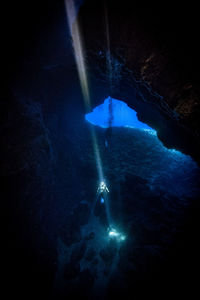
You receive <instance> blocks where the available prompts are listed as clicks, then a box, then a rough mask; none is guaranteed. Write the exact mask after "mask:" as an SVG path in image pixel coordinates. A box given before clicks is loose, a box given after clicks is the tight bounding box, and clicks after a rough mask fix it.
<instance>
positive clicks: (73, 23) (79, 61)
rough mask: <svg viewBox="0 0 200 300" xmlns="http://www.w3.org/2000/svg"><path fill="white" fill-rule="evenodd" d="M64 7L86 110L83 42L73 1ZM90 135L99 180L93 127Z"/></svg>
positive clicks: (99, 160)
mask: <svg viewBox="0 0 200 300" xmlns="http://www.w3.org/2000/svg"><path fill="white" fill-rule="evenodd" d="M65 8H66V13H67V19H68V24H69V29H70V34H71V38H72V45H73V49H74V56H75V61H76V66H77V70H78V75H79V80H80V85H81V89H82V93H83V98H84V102H85V106H86V110H89V111H90V110H91V109H90V94H89V87H88V79H87V72H86V64H85V59H84V50H83V42H82V39H81V34H80V28H79V24H78V21H77V16H76V9H75V5H74V1H73V0H65ZM91 136H92V144H93V150H94V155H95V160H96V165H97V171H98V175H99V180H100V181H102V180H103V171H102V163H101V157H100V152H99V147H98V143H97V138H96V134H95V131H94V128H91Z"/></svg>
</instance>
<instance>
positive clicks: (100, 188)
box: [97, 181, 109, 204]
mask: <svg viewBox="0 0 200 300" xmlns="http://www.w3.org/2000/svg"><path fill="white" fill-rule="evenodd" d="M107 193H109V189H108V188H107V186H106V184H105V182H104V181H101V182H100V184H99V186H98V189H97V195H98V196H99V195H100V201H101V203H102V204H103V203H104V202H105V195H106V194H107Z"/></svg>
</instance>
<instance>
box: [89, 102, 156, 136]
mask: <svg viewBox="0 0 200 300" xmlns="http://www.w3.org/2000/svg"><path fill="white" fill-rule="evenodd" d="M110 103H111V105H112V107H111V110H112V119H110V107H109V105H110ZM85 119H86V120H87V121H88V122H90V123H91V124H93V125H98V126H100V127H102V128H108V127H109V126H110V125H111V126H112V127H132V128H140V129H146V130H153V129H152V128H151V127H149V126H148V125H147V124H145V123H143V122H140V121H139V120H138V117H137V112H136V111H135V110H134V109H132V108H130V107H129V106H128V105H127V104H126V103H125V102H123V101H121V100H117V99H114V98H111V97H108V98H106V99H105V101H104V103H103V104H101V105H99V106H97V107H95V108H94V109H93V111H92V112H91V113H88V114H86V116H85Z"/></svg>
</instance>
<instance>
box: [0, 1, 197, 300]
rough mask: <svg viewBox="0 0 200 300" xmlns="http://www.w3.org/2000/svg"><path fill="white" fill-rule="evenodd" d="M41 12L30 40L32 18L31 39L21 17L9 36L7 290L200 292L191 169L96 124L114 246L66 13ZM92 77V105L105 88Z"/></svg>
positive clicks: (184, 159)
mask: <svg viewBox="0 0 200 300" xmlns="http://www.w3.org/2000/svg"><path fill="white" fill-rule="evenodd" d="M36 8H37V7H35V12H36ZM62 8H63V7H62ZM49 11H50V12H51V13H50V14H47V13H46V7H44V12H45V14H44V15H45V16H46V17H45V18H43V19H42V20H40V22H39V24H38V27H37V30H36V31H35V34H33V32H34V24H35V23H34V22H33V25H32V27H31V28H32V31H33V32H32V35H31V32H30V23H31V21H29V22H28V24H29V27H28V32H26V30H24V32H22V29H23V28H25V26H24V24H23V22H22V23H21V24H22V26H21V27H20V26H19V29H20V30H19V31H17V30H16V32H18V33H19V32H20V33H21V35H20V37H18V36H17V35H16V36H17V38H16V39H19V41H18V43H16V46H17V45H18V44H20V46H18V47H17V50H18V51H16V54H15V55H16V56H17V58H13V59H16V61H15V64H11V65H12V68H11V69H12V70H13V68H15V72H14V71H13V74H12V75H13V76H12V77H13V80H12V84H11V89H10V90H11V92H10V96H9V97H8V99H7V98H6V101H4V102H2V103H3V104H2V112H3V116H4V115H5V120H4V121H5V122H4V123H3V125H2V124H1V138H2V143H1V145H2V147H1V156H0V157H1V162H2V165H1V175H2V176H1V183H2V189H1V192H2V198H1V199H3V200H2V205H3V207H2V212H3V214H4V217H5V221H4V224H5V225H6V239H5V241H6V242H5V243H3V248H5V250H6V251H5V252H6V253H5V257H6V271H5V273H4V275H5V276H4V277H5V278H6V282H7V285H6V292H7V294H9V293H10V292H12V291H13V290H14V291H15V294H16V295H21V297H22V298H24V299H27V298H30V297H31V296H35V297H40V296H42V297H43V298H44V299H51V298H54V299H59V298H64V299H65V298H68V299H72V298H74V297H75V296H79V297H81V298H84V299H88V298H92V299H98V298H99V299H113V298H117V297H118V296H120V297H126V299H129V298H130V299H133V298H134V297H136V298H137V299H141V297H142V296H143V295H148V296H149V295H151V296H155V297H156V296H158V298H164V297H165V295H166V294H168V295H170V296H171V295H172V294H173V295H174V294H178V295H180V293H181V295H184V294H185V292H187V291H189V292H190V294H191V293H192V291H197V283H198V281H197V278H196V275H195V269H198V266H199V248H198V243H197V241H198V235H199V224H198V220H199V202H198V199H199V168H198V166H197V164H196V163H195V162H194V160H193V159H192V158H191V157H190V156H188V155H185V154H183V153H181V152H178V151H176V150H175V149H174V150H169V149H167V148H165V147H164V146H163V144H162V143H161V142H160V140H159V139H158V138H157V136H156V135H155V133H153V134H151V132H148V131H144V130H141V129H133V128H115V127H113V128H112V130H111V131H110V132H109V134H108V131H107V130H106V129H103V128H100V127H95V131H96V134H97V142H98V146H99V151H100V155H101V160H102V168H103V172H104V176H105V179H106V183H107V185H108V187H109V190H110V193H109V196H108V203H109V208H110V214H111V218H112V222H113V225H114V226H115V228H117V230H118V231H119V232H122V233H123V234H124V235H125V236H126V239H125V240H124V241H121V242H120V243H119V242H118V241H116V240H115V239H110V237H109V233H108V220H107V216H106V212H105V206H104V204H103V205H102V204H101V203H100V201H98V199H97V197H96V192H97V188H98V184H99V178H98V172H97V166H96V159H95V156H94V152H93V146H92V140H91V135H90V126H91V125H90V124H89V123H88V122H87V121H86V120H85V108H84V104H83V99H82V95H81V91H80V86H79V81H78V76H77V72H76V67H75V63H74V60H73V55H72V49H71V47H70V39H69V37H68V36H67V34H68V33H67V31H66V28H67V23H66V19H65V11H64V9H63V10H61V11H62V13H61V12H60V10H58V9H57V10H55V11H54V6H52V8H51V9H49ZM52 11H53V12H52ZM52 16H53V19H51V17H52ZM32 20H33V19H32ZM34 20H35V18H34ZM58 20H59V21H58ZM25 21H26V22H25V24H27V21H28V16H26V18H25ZM39 27H41V28H39ZM17 28H18V27H17ZM38 32H40V34H38ZM36 36H37V38H36ZM27 37H28V41H27V39H26V38H27ZM24 41H27V43H26V45H25V46H23V45H24V44H23V43H24ZM27 44H28V45H27ZM22 48H23V51H22ZM17 54H18V55H17ZM11 62H12V60H11ZM90 77H91V78H90V79H91V81H90V90H91V95H92V99H93V102H94V106H96V105H99V104H101V103H102V102H103V100H104V99H105V98H106V97H107V90H106V88H105V87H104V84H102V83H101V82H99V80H98V79H96V78H93V77H92V74H90ZM143 106H144V103H143ZM145 114H146V115H148V108H147V109H146V111H145ZM161 117H162V116H161ZM106 141H107V144H106ZM7 186H8V187H9V188H7ZM96 200H97V202H96V205H95V210H94V214H91V208H92V207H93V204H94V202H95V201H96ZM4 206H5V207H4ZM4 246H5V247H4ZM3 260H4V257H3ZM159 287H160V288H161V289H162V292H161V293H159Z"/></svg>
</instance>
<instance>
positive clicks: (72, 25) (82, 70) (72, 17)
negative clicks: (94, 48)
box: [65, 0, 90, 109]
mask: <svg viewBox="0 0 200 300" xmlns="http://www.w3.org/2000/svg"><path fill="white" fill-rule="evenodd" d="M65 7H66V12H67V19H68V24H69V29H70V34H71V38H72V44H73V48H74V56H75V61H76V66H77V70H78V75H79V80H80V84H81V89H82V93H83V97H84V101H85V105H86V108H87V109H88V108H89V107H90V95H89V88H88V80H87V73H86V66H85V60H84V51H83V43H82V41H81V34H80V29H79V26H78V21H77V18H76V9H75V5H74V1H73V0H65Z"/></svg>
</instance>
